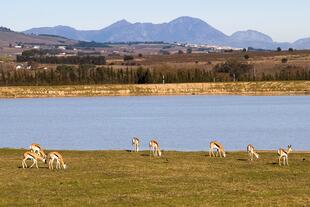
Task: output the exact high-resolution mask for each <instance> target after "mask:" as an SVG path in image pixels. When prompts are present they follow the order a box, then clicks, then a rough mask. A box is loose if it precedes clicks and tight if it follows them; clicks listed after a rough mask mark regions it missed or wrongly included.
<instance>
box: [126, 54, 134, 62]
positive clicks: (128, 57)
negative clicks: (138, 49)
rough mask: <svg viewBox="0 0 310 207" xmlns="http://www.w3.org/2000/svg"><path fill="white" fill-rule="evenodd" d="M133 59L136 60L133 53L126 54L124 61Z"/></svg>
mask: <svg viewBox="0 0 310 207" xmlns="http://www.w3.org/2000/svg"><path fill="white" fill-rule="evenodd" d="M131 60H134V57H133V56H132V55H125V56H124V61H125V62H126V61H131Z"/></svg>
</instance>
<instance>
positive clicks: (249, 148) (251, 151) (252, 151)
mask: <svg viewBox="0 0 310 207" xmlns="http://www.w3.org/2000/svg"><path fill="white" fill-rule="evenodd" d="M247 151H248V154H249V159H250V160H251V161H253V158H254V156H255V157H256V159H258V158H259V154H257V153H256V152H255V149H254V147H253V145H251V144H249V145H248V146H247Z"/></svg>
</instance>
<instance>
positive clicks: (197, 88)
mask: <svg viewBox="0 0 310 207" xmlns="http://www.w3.org/2000/svg"><path fill="white" fill-rule="evenodd" d="M309 94H310V81H284V82H276V81H275V82H236V83H184V84H165V85H164V84H146V85H134V84H133V85H120V84H115V85H85V86H84V85H77V86H12V87H0V98H39V97H79V96H162V95H309Z"/></svg>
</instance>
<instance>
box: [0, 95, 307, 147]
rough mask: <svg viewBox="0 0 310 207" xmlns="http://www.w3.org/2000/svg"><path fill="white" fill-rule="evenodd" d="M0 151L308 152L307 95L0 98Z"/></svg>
mask: <svg viewBox="0 0 310 207" xmlns="http://www.w3.org/2000/svg"><path fill="white" fill-rule="evenodd" d="M0 132H1V135H0V136H1V138H0V148H4V147H9V148H28V147H29V145H30V144H31V143H40V144H41V145H42V146H43V147H44V148H47V149H72V150H101V149H103V150H115V149H130V148H131V138H132V137H133V136H137V137H140V139H141V141H142V149H147V148H148V142H149V140H150V139H152V138H154V137H155V138H156V139H158V141H159V143H160V145H161V148H162V149H163V150H184V151H200V150H208V148H209V142H210V141H211V140H218V141H220V142H221V143H222V144H223V145H224V148H225V149H226V150H245V148H246V146H247V144H249V143H251V144H253V145H254V146H255V147H256V148H257V149H268V150H271V149H278V148H279V147H286V146H287V145H288V144H292V145H293V149H295V150H310V139H309V138H310V96H290V97H285V96H273V97H272V96H270V97H265V96H250V97H249V96H169V97H95V98H48V99H0Z"/></svg>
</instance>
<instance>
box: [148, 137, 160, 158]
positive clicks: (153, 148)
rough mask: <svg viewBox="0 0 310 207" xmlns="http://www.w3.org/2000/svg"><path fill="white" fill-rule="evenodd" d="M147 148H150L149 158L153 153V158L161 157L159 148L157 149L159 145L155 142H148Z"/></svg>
mask: <svg viewBox="0 0 310 207" xmlns="http://www.w3.org/2000/svg"><path fill="white" fill-rule="evenodd" d="M149 147H150V156H151V154H152V153H153V156H154V157H155V156H158V157H161V151H160V147H159V144H158V142H157V141H156V140H154V139H152V140H151V141H150V144H149Z"/></svg>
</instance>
